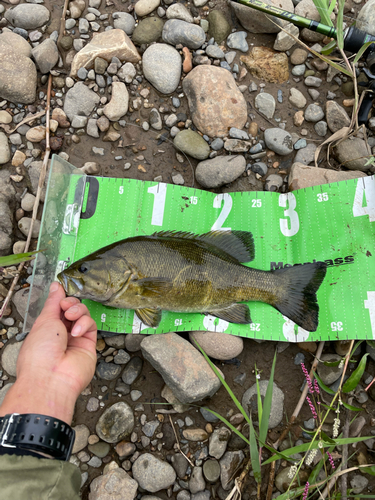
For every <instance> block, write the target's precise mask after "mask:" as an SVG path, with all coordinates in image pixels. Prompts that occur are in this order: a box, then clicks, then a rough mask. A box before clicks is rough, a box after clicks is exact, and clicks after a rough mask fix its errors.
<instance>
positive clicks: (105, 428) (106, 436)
mask: <svg viewBox="0 0 375 500" xmlns="http://www.w3.org/2000/svg"><path fill="white" fill-rule="evenodd" d="M133 428H134V415H133V411H132V409H131V407H130V406H129V405H128V404H127V403H124V402H120V403H115V404H114V405H112V406H110V407H109V408H108V409H107V410H105V412H104V413H103V414H102V415H101V417H100V418H99V420H98V423H97V424H96V433H97V434H98V436H99V437H100V438H101V439H102V440H103V441H105V442H106V443H117V442H118V441H121V440H122V439H124V438H126V437H127V436H129V435H130V434H131V432H132V431H133Z"/></svg>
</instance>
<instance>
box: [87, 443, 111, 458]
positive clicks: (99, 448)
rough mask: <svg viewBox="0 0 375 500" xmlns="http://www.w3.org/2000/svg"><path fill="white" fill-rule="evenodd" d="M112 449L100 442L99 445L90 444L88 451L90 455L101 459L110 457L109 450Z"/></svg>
mask: <svg viewBox="0 0 375 500" xmlns="http://www.w3.org/2000/svg"><path fill="white" fill-rule="evenodd" d="M110 449H111V447H110V445H109V444H108V443H104V442H103V441H99V443H95V444H89V445H88V450H89V452H90V453H93V454H94V455H95V456H97V457H99V458H104V457H105V456H107V455H108V453H109V450H110Z"/></svg>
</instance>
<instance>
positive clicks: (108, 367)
mask: <svg viewBox="0 0 375 500" xmlns="http://www.w3.org/2000/svg"><path fill="white" fill-rule="evenodd" d="M120 373H121V366H118V365H115V364H113V363H106V362H105V361H100V363H98V366H97V367H96V375H97V376H98V377H99V378H101V379H102V380H114V379H115V378H117V377H118V376H119V375H120Z"/></svg>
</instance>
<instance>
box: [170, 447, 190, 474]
mask: <svg viewBox="0 0 375 500" xmlns="http://www.w3.org/2000/svg"><path fill="white" fill-rule="evenodd" d="M171 464H172V466H173V468H174V470H175V471H176V474H177V476H178V477H179V478H180V479H182V478H184V477H185V476H186V471H187V468H188V465H189V462H188V461H187V460H186V458H185V457H184V456H183V455H181V454H180V453H177V454H176V455H173V456H172V458H171Z"/></svg>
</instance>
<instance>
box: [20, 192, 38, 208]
mask: <svg viewBox="0 0 375 500" xmlns="http://www.w3.org/2000/svg"><path fill="white" fill-rule="evenodd" d="M34 203H35V196H34V195H33V194H31V193H26V194H25V196H24V197H23V198H22V200H21V208H22V209H23V210H25V212H31V211H32V210H33V208H34Z"/></svg>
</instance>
